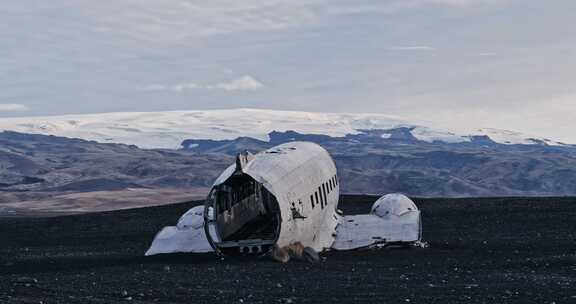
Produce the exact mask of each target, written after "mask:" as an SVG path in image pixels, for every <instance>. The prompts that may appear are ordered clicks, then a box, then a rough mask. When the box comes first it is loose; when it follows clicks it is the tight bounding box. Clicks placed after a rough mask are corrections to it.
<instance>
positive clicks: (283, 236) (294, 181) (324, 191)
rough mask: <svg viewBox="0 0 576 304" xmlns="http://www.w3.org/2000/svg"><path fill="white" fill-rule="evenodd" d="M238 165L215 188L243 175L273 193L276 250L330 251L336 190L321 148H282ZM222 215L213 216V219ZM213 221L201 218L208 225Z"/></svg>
mask: <svg viewBox="0 0 576 304" xmlns="http://www.w3.org/2000/svg"><path fill="white" fill-rule="evenodd" d="M239 166H240V165H239V162H238V161H237V162H236V164H233V165H231V166H230V167H229V168H228V169H226V170H225V171H224V172H223V173H222V174H221V175H220V177H218V179H217V180H216V182H215V183H214V189H218V187H219V186H220V185H223V184H225V183H226V182H227V181H228V180H229V179H230V178H231V177H233V176H234V175H235V174H236V175H238V174H245V175H248V176H250V177H251V178H253V179H254V180H255V181H256V182H257V183H259V184H261V185H262V186H263V187H264V188H265V189H266V190H267V191H268V192H269V193H270V194H272V195H273V196H274V197H275V199H276V202H277V207H278V211H279V219H280V220H279V223H278V227H279V230H278V231H277V235H276V239H275V240H274V242H275V245H277V246H278V247H285V246H288V245H291V244H294V243H298V242H299V243H301V244H302V245H303V246H305V247H311V248H313V249H314V250H316V251H322V250H324V249H326V248H330V246H331V245H332V243H333V242H334V237H335V230H336V226H337V225H338V221H339V215H338V213H337V206H338V198H339V189H340V186H339V181H338V176H337V172H336V166H335V164H334V161H333V160H332V158H331V157H330V155H329V154H328V152H327V151H326V150H325V149H324V148H322V147H320V146H319V145H317V144H314V143H310V142H291V143H286V144H282V145H279V146H276V147H274V148H271V149H269V150H266V151H263V152H260V153H258V154H256V155H254V156H253V157H252V158H251V159H250V160H248V161H246V163H245V164H244V165H242V166H241V168H239ZM208 201H210V200H208ZM208 207H212V206H208ZM216 209H217V210H218V208H216ZM224 213H225V212H222V213H219V212H218V211H217V212H215V214H216V215H215V216H216V217H218V216H219V215H220V214H224ZM215 222H216V221H215V220H214V221H211V220H210V219H208V220H206V219H205V223H206V225H208V226H210V225H215V224H214V223H215ZM218 230H219V229H214V231H216V233H210V238H211V243H212V244H213V246H214V247H216V248H215V249H216V250H218V248H217V247H218V246H219V242H221V241H220V240H221V239H222V238H220V236H218V235H217V234H218ZM207 231H209V230H207ZM214 234H216V235H214Z"/></svg>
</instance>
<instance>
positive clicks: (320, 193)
mask: <svg viewBox="0 0 576 304" xmlns="http://www.w3.org/2000/svg"><path fill="white" fill-rule="evenodd" d="M318 195H319V196H320V207H321V208H322V209H324V204H325V202H324V197H323V196H322V187H318Z"/></svg>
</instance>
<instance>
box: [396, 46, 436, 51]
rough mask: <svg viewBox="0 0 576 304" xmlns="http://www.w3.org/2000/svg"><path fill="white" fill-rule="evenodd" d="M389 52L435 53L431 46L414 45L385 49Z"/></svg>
mask: <svg viewBox="0 0 576 304" xmlns="http://www.w3.org/2000/svg"><path fill="white" fill-rule="evenodd" d="M387 50H389V51H435V50H436V48H433V47H431V46H424V45H416V46H392V47H389V48H387Z"/></svg>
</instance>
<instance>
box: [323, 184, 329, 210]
mask: <svg viewBox="0 0 576 304" xmlns="http://www.w3.org/2000/svg"><path fill="white" fill-rule="evenodd" d="M322 192H323V193H324V206H326V205H327V204H328V201H327V200H326V183H324V184H322Z"/></svg>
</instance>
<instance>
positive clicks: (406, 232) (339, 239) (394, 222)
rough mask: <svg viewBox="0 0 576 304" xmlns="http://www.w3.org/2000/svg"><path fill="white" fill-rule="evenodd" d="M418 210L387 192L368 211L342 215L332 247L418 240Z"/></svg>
mask: <svg viewBox="0 0 576 304" xmlns="http://www.w3.org/2000/svg"><path fill="white" fill-rule="evenodd" d="M421 227H422V226H421V223H420V210H418V208H417V207H416V205H415V204H414V202H412V201H411V200H410V199H409V198H407V197H406V196H404V195H400V194H389V195H386V196H383V197H382V198H380V199H379V200H378V201H376V202H375V203H374V205H373V207H372V211H371V212H370V213H369V214H360V215H349V216H343V217H342V218H341V219H340V222H339V223H338V226H337V227H336V239H335V240H334V243H333V244H332V248H333V249H336V250H351V249H357V248H362V247H372V246H385V245H387V244H391V243H414V242H418V241H420V239H421V235H422V229H421Z"/></svg>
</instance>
